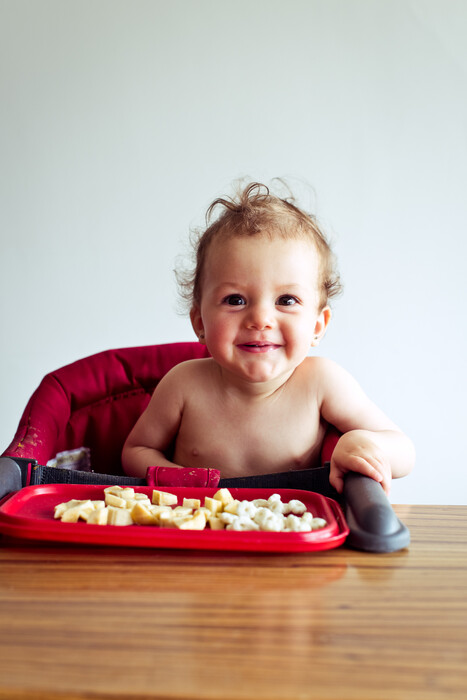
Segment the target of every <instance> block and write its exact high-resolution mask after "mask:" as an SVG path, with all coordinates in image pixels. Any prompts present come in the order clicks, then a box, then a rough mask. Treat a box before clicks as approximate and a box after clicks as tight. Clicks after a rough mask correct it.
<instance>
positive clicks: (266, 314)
mask: <svg viewBox="0 0 467 700" xmlns="http://www.w3.org/2000/svg"><path fill="white" fill-rule="evenodd" d="M247 325H248V328H254V329H256V330H263V329H265V328H271V327H272V326H273V325H274V314H273V309H271V308H270V307H269V306H268V305H267V304H254V305H252V306H251V307H250V312H249V314H248V317H247Z"/></svg>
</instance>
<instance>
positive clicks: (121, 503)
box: [105, 493, 126, 508]
mask: <svg viewBox="0 0 467 700" xmlns="http://www.w3.org/2000/svg"><path fill="white" fill-rule="evenodd" d="M105 505H106V506H114V507H115V508H125V506H126V501H125V499H124V498H120V496H115V495H114V494H113V493H106V494H105Z"/></svg>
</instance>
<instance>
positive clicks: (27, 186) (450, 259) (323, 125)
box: [0, 0, 467, 504]
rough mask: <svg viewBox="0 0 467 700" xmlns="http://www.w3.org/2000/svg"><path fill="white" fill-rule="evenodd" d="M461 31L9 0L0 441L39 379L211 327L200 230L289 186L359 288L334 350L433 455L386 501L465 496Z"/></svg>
mask: <svg viewBox="0 0 467 700" xmlns="http://www.w3.org/2000/svg"><path fill="white" fill-rule="evenodd" d="M466 31H467V5H466V4H465V3H464V2H463V0H287V2H285V0H281V1H276V0H235V1H233V0H230V1H224V0H193V1H188V0H187V1H183V0H171V1H170V2H167V1H159V0H152V1H151V0H0V100H1V111H0V236H1V239H0V242H1V249H0V250H1V275H0V285H1V289H0V294H1V296H0V322H1V326H0V327H1V331H0V332H1V335H2V339H1V345H0V360H1V361H0V388H1V401H0V448H1V449H4V448H5V447H6V446H7V444H8V443H9V442H10V440H11V438H12V436H13V434H14V432H15V429H16V426H17V423H18V420H19V417H20V415H21V412H22V410H23V408H24V406H25V404H26V402H27V399H28V398H29V396H30V394H31V393H32V391H33V390H34V389H35V387H36V386H37V384H38V383H39V381H40V380H41V378H42V376H43V375H44V374H45V373H47V372H49V371H51V370H53V369H56V368H57V367H60V366H62V365H64V364H67V363H68V362H71V361H73V360H75V359H78V358H80V357H83V356H85V355H88V354H91V353H94V352H98V351H100V350H104V349H107V348H111V347H123V346H130V345H140V344H152V343H158V342H172V341H177V340H194V337H193V335H192V331H191V328H190V325H189V322H188V320H187V319H186V318H183V317H180V316H179V315H177V312H176V288H175V283H174V280H173V273H172V269H173V267H174V264H175V260H176V257H177V255H179V254H180V253H183V251H184V241H186V239H187V234H188V230H189V228H190V227H192V226H193V225H197V224H201V223H202V222H203V217H204V212H205V209H206V207H207V206H208V204H209V203H210V202H211V200H212V199H213V198H214V197H216V196H218V195H220V194H225V193H229V191H230V183H231V182H232V180H234V179H235V178H238V177H241V176H249V177H251V178H252V179H259V180H263V181H269V180H270V179H271V178H273V177H275V176H285V177H289V178H290V182H291V183H292V185H294V183H295V185H297V186H298V191H299V192H298V193H299V194H300V193H301V194H302V195H304V199H302V202H303V203H304V204H305V206H308V205H309V204H310V202H311V204H312V206H313V207H314V209H315V211H316V213H317V214H318V216H319V217H320V218H321V220H322V222H323V223H324V225H325V226H326V227H327V229H328V231H330V233H331V235H332V237H333V239H334V241H335V249H336V252H337V254H338V256H339V258H340V268H341V272H342V276H343V280H344V282H345V285H346V289H345V294H344V296H343V297H342V298H341V299H340V300H339V301H337V303H336V304H335V315H334V321H333V326H332V328H331V329H330V331H329V334H328V336H327V338H326V340H325V341H324V342H323V344H322V345H321V348H320V351H321V352H322V353H323V354H327V355H329V356H331V357H333V358H334V359H335V360H337V361H338V362H340V363H342V364H343V365H345V366H346V367H347V368H348V369H349V370H350V371H351V372H352V373H353V374H354V375H355V376H356V377H357V378H358V380H359V381H360V382H361V383H362V385H363V386H364V387H365V389H366V390H367V392H368V393H369V394H370V395H371V397H372V398H373V399H374V400H376V401H377V402H378V403H379V404H380V405H381V406H382V407H383V408H384V409H385V410H386V411H387V413H388V414H389V415H390V416H391V417H392V418H393V420H395V421H396V422H397V423H399V425H400V426H401V427H402V428H403V429H405V431H406V432H407V433H409V434H410V435H411V437H412V438H413V439H414V441H415V443H416V446H417V451H418V462H417V467H416V469H415V471H414V472H413V473H412V474H411V475H410V476H409V477H407V478H406V479H403V480H400V481H398V482H395V484H394V487H393V493H392V501H393V502H395V503H397V502H402V503H452V504H456V503H467V477H466V473H467V465H466V464H465V454H464V449H463V448H464V431H465V422H466V421H465V419H466V417H467V416H466V409H465V390H466V381H465V380H466V375H465V364H466V363H465V353H466V325H465V302H466V284H465V261H466V247H467V246H466V239H467V235H466V234H467V226H466V224H467V89H466V88H467V48H466V47H467V44H466V42H465V35H466ZM302 183H307V184H308V185H309V186H310V189H307V187H306V186H305V185H303V184H302ZM310 192H313V195H312V196H311V195H310Z"/></svg>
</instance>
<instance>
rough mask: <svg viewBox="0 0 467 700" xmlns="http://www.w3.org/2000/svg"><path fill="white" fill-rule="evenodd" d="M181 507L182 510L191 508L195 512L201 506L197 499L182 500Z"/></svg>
mask: <svg viewBox="0 0 467 700" xmlns="http://www.w3.org/2000/svg"><path fill="white" fill-rule="evenodd" d="M182 506H183V507H184V508H191V509H192V510H195V509H196V508H199V507H200V506H201V501H200V500H199V498H184V499H183V503H182Z"/></svg>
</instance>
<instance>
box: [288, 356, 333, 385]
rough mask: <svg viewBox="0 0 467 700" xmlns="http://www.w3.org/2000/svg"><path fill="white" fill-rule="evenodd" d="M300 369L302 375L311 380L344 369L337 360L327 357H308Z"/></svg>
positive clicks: (323, 377) (331, 374)
mask: <svg viewBox="0 0 467 700" xmlns="http://www.w3.org/2000/svg"><path fill="white" fill-rule="evenodd" d="M298 369H299V370H300V373H301V376H302V377H306V378H307V379H309V380H311V381H319V380H322V379H325V378H327V377H332V376H334V375H336V374H339V373H340V372H341V371H343V370H342V368H341V367H339V365H338V364H337V363H336V362H334V361H333V360H329V359H328V358H327V357H307V358H305V360H304V361H303V362H302V364H301V365H300V367H299V368H298Z"/></svg>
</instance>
